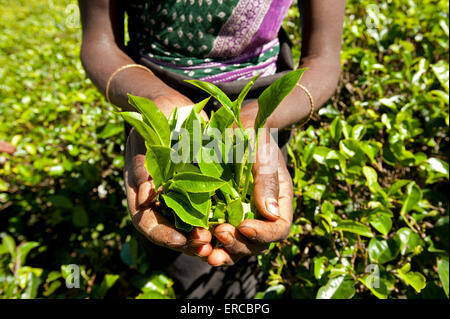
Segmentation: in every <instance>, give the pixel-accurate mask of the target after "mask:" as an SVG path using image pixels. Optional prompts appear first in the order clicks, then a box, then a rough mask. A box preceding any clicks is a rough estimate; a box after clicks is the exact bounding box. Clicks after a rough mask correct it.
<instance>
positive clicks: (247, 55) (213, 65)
mask: <svg viewBox="0 0 450 319" xmlns="http://www.w3.org/2000/svg"><path fill="white" fill-rule="evenodd" d="M277 44H278V38H275V39H274V40H272V41H270V42H269V43H266V44H264V45H263V46H262V47H261V49H260V50H259V51H257V52H256V51H253V52H247V53H245V54H242V55H240V56H239V57H237V58H234V59H231V60H225V61H224V62H208V63H202V64H198V65H194V66H187V65H185V66H184V65H174V64H172V63H169V62H164V61H161V60H159V59H155V58H151V57H149V56H148V55H147V54H144V55H142V57H143V58H145V59H147V60H149V61H151V62H153V63H155V64H159V65H162V66H165V67H169V68H172V69H180V70H195V69H207V68H217V67H221V66H229V65H230V64H237V63H242V62H245V61H248V60H250V59H252V58H254V57H257V56H259V55H260V54H262V53H264V52H266V51H268V50H270V49H272V48H273V47H274V46H276V45H277Z"/></svg>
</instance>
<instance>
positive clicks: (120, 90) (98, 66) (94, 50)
mask: <svg viewBox="0 0 450 319" xmlns="http://www.w3.org/2000/svg"><path fill="white" fill-rule="evenodd" d="M81 61H82V63H83V66H84V68H85V70H86V73H87V75H88V76H89V78H90V79H91V80H92V82H93V83H94V84H95V86H96V87H97V88H98V89H99V91H100V92H102V94H105V91H106V85H107V82H108V80H109V78H110V76H111V75H112V74H113V73H114V71H116V70H117V69H118V68H120V67H121V66H123V65H127V64H134V63H135V62H134V61H133V60H132V59H131V58H130V57H129V56H128V55H126V54H125V53H124V52H123V51H122V50H121V49H120V48H119V47H117V46H116V45H111V44H108V43H106V44H105V43H101V42H97V43H94V44H89V45H87V44H86V45H84V44H83V46H82V49H81ZM127 93H130V94H133V95H137V96H143V97H146V98H149V99H151V100H157V99H158V98H159V97H161V96H166V95H167V96H168V95H174V94H179V93H178V92H176V91H175V90H173V89H172V88H170V87H169V86H168V85H166V84H165V83H164V82H163V81H161V80H160V79H158V78H157V77H156V76H155V75H152V74H151V73H150V72H147V71H145V70H143V69H139V68H129V69H125V70H123V71H121V72H119V73H117V75H116V76H115V77H114V79H113V80H112V81H111V85H110V89H109V98H110V100H111V102H112V103H113V104H114V105H117V106H119V107H120V108H121V109H122V110H133V109H132V107H131V106H130V105H129V104H128V97H127Z"/></svg>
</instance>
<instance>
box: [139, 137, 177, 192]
mask: <svg viewBox="0 0 450 319" xmlns="http://www.w3.org/2000/svg"><path fill="white" fill-rule="evenodd" d="M171 152H172V149H171V148H169V147H166V146H159V145H147V152H146V154H145V168H146V169H147V170H148V172H149V174H150V176H151V177H152V178H153V183H154V184H155V188H156V189H158V187H159V186H161V185H162V184H163V183H164V182H165V181H166V180H167V179H168V178H169V176H168V174H169V170H170V165H171V161H170V156H171Z"/></svg>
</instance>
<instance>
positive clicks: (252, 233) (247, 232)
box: [239, 226, 256, 239]
mask: <svg viewBox="0 0 450 319" xmlns="http://www.w3.org/2000/svg"><path fill="white" fill-rule="evenodd" d="M239 231H240V232H241V233H242V234H243V235H244V236H245V237H247V238H249V239H255V238H256V230H254V229H253V228H251V227H247V226H242V227H239Z"/></svg>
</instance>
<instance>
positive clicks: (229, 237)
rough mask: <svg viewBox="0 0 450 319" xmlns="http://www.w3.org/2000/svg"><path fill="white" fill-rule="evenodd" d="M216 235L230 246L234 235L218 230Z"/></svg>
mask: <svg viewBox="0 0 450 319" xmlns="http://www.w3.org/2000/svg"><path fill="white" fill-rule="evenodd" d="M216 236H217V237H218V238H219V240H220V241H221V242H222V244H224V245H225V246H230V245H232V244H233V242H234V237H233V235H231V233H230V232H228V231H223V232H218V233H216Z"/></svg>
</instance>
